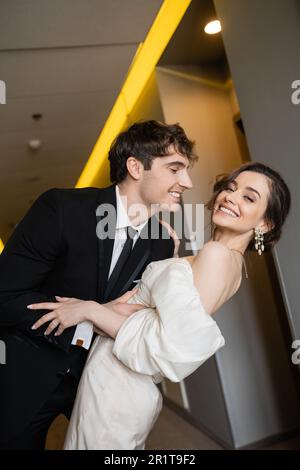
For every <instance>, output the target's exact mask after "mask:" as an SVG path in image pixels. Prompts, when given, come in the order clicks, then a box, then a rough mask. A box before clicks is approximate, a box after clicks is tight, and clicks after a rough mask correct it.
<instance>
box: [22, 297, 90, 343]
mask: <svg viewBox="0 0 300 470" xmlns="http://www.w3.org/2000/svg"><path fill="white" fill-rule="evenodd" d="M55 298H56V300H57V302H42V303H38V304H32V305H28V306H27V308H29V309H31V310H44V309H45V310H51V311H50V312H49V313H46V314H45V315H43V316H42V317H41V318H40V319H39V320H38V321H37V322H36V323H34V325H33V326H32V327H31V328H32V329H33V330H35V329H37V328H40V327H41V326H42V325H44V324H45V323H47V322H50V323H49V325H48V328H47V329H46V331H45V335H49V334H50V333H52V331H53V330H55V328H57V327H58V328H57V331H56V332H55V333H54V336H59V335H61V334H62V333H63V331H64V330H65V329H66V328H70V327H71V326H74V325H78V324H79V323H81V322H83V321H85V320H88V319H89V313H90V312H91V310H92V309H95V306H96V302H94V301H92V300H80V299H75V298H70V297H59V296H55Z"/></svg>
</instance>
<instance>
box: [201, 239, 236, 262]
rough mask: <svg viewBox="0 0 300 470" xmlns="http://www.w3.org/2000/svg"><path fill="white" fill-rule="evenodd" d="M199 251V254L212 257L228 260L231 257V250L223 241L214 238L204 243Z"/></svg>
mask: <svg viewBox="0 0 300 470" xmlns="http://www.w3.org/2000/svg"><path fill="white" fill-rule="evenodd" d="M200 251H201V256H203V257H204V256H205V257H208V258H212V259H216V258H218V259H223V260H229V259H230V257H231V250H230V249H229V248H228V247H227V246H226V245H224V244H223V243H221V242H218V241H214V240H210V241H209V242H207V243H205V244H204V245H203V247H202V248H201V250H200Z"/></svg>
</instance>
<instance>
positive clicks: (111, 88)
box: [0, 0, 162, 241]
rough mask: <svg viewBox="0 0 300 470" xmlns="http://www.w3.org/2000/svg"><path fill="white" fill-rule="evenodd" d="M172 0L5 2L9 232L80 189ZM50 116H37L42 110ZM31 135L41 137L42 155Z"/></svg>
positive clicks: (1, 197) (0, 183) (4, 157)
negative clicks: (56, 196) (129, 76)
mask: <svg viewBox="0 0 300 470" xmlns="http://www.w3.org/2000/svg"><path fill="white" fill-rule="evenodd" d="M161 4H162V0H151V1H141V0H51V2H49V1H48V0H26V1H20V0H10V1H9V2H3V1H1V2H0V79H1V80H4V81H5V83H6V92H7V95H6V104H5V105H0V236H1V237H2V238H3V240H4V241H5V240H6V239H7V236H8V235H9V233H10V232H11V230H12V228H13V226H14V225H15V224H16V223H17V222H18V221H19V220H20V218H21V217H22V216H23V215H24V214H25V213H26V211H27V210H28V208H29V207H30V205H31V204H32V201H33V200H34V199H36V197H37V196H38V195H39V194H40V193H41V192H43V191H45V190H46V189H48V188H51V187H73V186H74V185H75V183H76V181H77V179H78V177H79V175H80V173H81V171H82V168H83V166H84V163H85V162H86V160H87V158H88V156H89V154H90V152H91V150H92V148H93V145H94V143H95V142H96V139H97V137H98V135H99V133H100V131H101V128H102V127H103V124H104V123H105V120H106V118H107V116H108V114H109V112H110V110H111V108H112V106H113V104H114V101H115V99H116V97H117V96H118V93H119V91H120V88H121V85H122V83H123V81H124V78H125V76H126V72H127V70H128V68H129V66H130V63H131V61H132V59H133V57H134V54H135V52H136V50H137V47H138V44H139V43H140V42H142V41H143V40H144V39H145V37H146V35H147V32H148V30H149V28H150V26H151V24H152V23H153V20H154V18H155V17H156V15H157V13H158V10H159V8H160V6H161ZM37 113H40V114H42V118H40V119H39V120H37V121H36V120H34V119H33V118H32V115H33V114H37ZM30 139H40V140H41V147H40V149H39V150H37V151H32V150H31V149H30V148H29V147H28V141H29V140H30Z"/></svg>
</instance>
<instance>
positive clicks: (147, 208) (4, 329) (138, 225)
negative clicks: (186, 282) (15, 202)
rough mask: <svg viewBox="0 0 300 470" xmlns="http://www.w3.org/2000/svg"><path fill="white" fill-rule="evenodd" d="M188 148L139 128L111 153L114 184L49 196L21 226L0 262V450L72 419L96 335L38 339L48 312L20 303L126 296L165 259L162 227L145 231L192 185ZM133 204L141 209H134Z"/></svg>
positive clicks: (168, 252) (161, 131)
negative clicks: (2, 352)
mask: <svg viewBox="0 0 300 470" xmlns="http://www.w3.org/2000/svg"><path fill="white" fill-rule="evenodd" d="M192 149H193V144H192V142H191V141H190V140H189V139H188V138H187V137H186V135H185V133H184V131H183V129H182V128H181V127H180V126H179V125H178V124H175V125H165V124H162V123H159V122H156V121H146V122H142V123H136V124H134V125H132V126H131V127H130V128H129V129H128V130H127V131H125V132H123V133H121V134H120V135H119V136H118V137H117V138H116V140H115V142H114V143H113V145H112V147H111V149H110V152H109V161H110V171H111V180H112V182H113V183H114V184H113V185H112V186H110V187H108V188H104V189H98V188H84V189H51V190H49V191H46V192H45V193H44V194H42V195H41V196H40V197H39V198H38V199H37V201H36V202H35V203H34V204H33V206H32V208H31V209H30V211H29V212H28V213H27V215H26V216H25V217H24V219H23V220H22V221H21V222H20V223H19V224H18V226H17V228H16V230H15V231H14V233H13V235H12V236H11V238H10V240H9V241H8V243H7V244H6V246H5V249H4V251H3V253H2V255H1V256H0V339H1V340H2V341H4V342H5V345H6V365H1V366H0V449H43V448H44V445H45V439H46V435H47V431H48V428H49V426H50V424H51V422H52V421H53V420H54V418H55V417H56V416H57V415H58V414H60V413H63V414H65V415H66V416H67V417H69V416H70V414H71V410H72V406H73V402H74V398H75V394H76V389H77V385H78V381H79V378H80V375H81V372H82V368H83V366H84V362H85V359H86V357H87V353H88V349H89V347H90V344H91V341H92V337H93V325H92V324H90V323H89V322H82V323H79V324H78V325H75V326H73V327H71V328H67V329H66V330H65V331H64V333H63V334H62V335H61V336H55V335H54V331H53V332H52V333H51V334H49V335H44V332H45V329H46V328H47V325H45V328H39V329H37V330H32V329H31V327H32V325H33V324H34V323H35V322H36V320H37V319H38V318H40V317H41V316H42V315H44V314H45V311H41V310H30V309H28V308H27V306H28V305H29V304H34V303H39V302H45V301H48V302H55V301H56V298H55V296H65V297H76V298H77V299H81V300H82V303H81V305H82V307H81V308H83V309H84V308H85V302H84V301H88V300H94V301H97V302H99V303H104V302H107V301H108V300H110V299H115V298H117V297H119V296H120V295H122V294H123V293H125V292H126V291H128V290H129V289H132V288H133V287H134V286H135V283H134V281H136V280H138V279H139V278H140V277H141V274H142V272H143V271H144V269H145V267H146V266H147V264H149V263H150V262H152V261H156V260H160V259H165V258H170V257H172V256H173V250H174V244H173V241H172V240H170V238H169V236H168V235H167V234H166V232H165V229H164V228H163V227H162V226H160V227H161V230H160V236H159V238H156V239H151V238H149V237H148V238H147V232H148V233H150V232H151V229H150V227H151V224H152V225H153V224H155V221H157V219H156V217H152V216H153V214H154V213H155V212H157V211H158V210H161V209H162V208H163V209H167V210H169V211H176V210H177V209H178V208H179V203H180V195H181V194H182V193H183V191H184V190H185V189H189V188H191V187H192V183H191V180H190V178H189V176H188V173H187V169H188V166H189V164H190V163H191V162H192V161H193V160H195V156H194V155H193V153H192ZM136 204H138V205H139V206H142V207H143V209H144V210H143V211H142V212H139V211H136V210H131V209H134V208H135V205H136ZM107 207H112V208H113V209H115V210H116V218H114V219H112V222H111V223H110V225H111V226H110V227H109V231H110V233H111V234H112V236H110V237H106V238H105V237H103V236H101V233H102V232H101V230H100V231H99V223H100V224H101V223H102V221H103V220H104V218H105V217H104V216H105V211H104V210H102V209H103V208H107ZM149 229H150V230H149ZM130 231H131V235H130V238H131V242H129V235H128V234H129V232H130ZM100 232H101V233H100ZM145 234H146V235H145ZM125 250H127V253H125ZM99 367H101V364H99ZM99 425H100V426H101V423H99Z"/></svg>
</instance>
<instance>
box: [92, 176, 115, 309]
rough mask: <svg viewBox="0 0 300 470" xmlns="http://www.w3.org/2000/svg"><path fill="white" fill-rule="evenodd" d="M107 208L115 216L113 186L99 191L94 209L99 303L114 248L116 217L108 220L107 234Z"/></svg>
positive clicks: (102, 297) (102, 296)
mask: <svg viewBox="0 0 300 470" xmlns="http://www.w3.org/2000/svg"><path fill="white" fill-rule="evenodd" d="M99 206H101V207H99ZM109 206H110V207H111V209H112V212H113V210H114V211H115V215H116V189H115V185H113V186H109V187H108V188H105V189H100V190H99V193H98V197H97V204H96V208H95V215H96V222H97V238H98V269H99V270H98V273H99V274H98V297H99V298H100V301H103V299H104V291H105V288H106V283H107V278H108V274H109V268H110V263H111V257H112V252H113V247H114V234H115V230H116V217H112V218H111V220H110V227H109V233H108V226H107V223H108V217H107V212H106V211H105V208H107V209H109ZM112 215H113V213H112ZM101 233H102V234H104V236H105V238H104V237H103V236H101ZM107 235H109V236H107Z"/></svg>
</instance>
